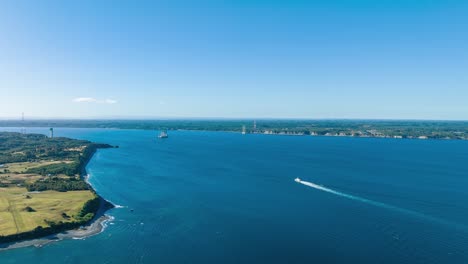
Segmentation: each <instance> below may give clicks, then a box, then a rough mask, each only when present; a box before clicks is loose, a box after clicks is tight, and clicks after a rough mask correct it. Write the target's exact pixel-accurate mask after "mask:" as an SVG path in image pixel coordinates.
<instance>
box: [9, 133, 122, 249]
mask: <svg viewBox="0 0 468 264" xmlns="http://www.w3.org/2000/svg"><path fill="white" fill-rule="evenodd" d="M99 148H111V146H110V145H107V144H96V143H93V142H90V141H86V140H76V139H69V138H62V137H59V138H49V137H46V136H45V135H40V134H21V133H10V132H0V243H10V242H17V241H21V240H29V239H36V238H40V237H44V236H48V235H52V234H57V233H60V232H64V231H67V230H72V229H76V228H79V227H80V226H84V225H87V224H90V223H91V222H92V221H93V220H94V219H95V218H96V216H97V215H98V214H99V213H102V212H103V211H105V210H107V209H109V208H112V207H113V205H112V204H110V203H109V202H107V201H105V200H104V199H102V198H101V197H100V196H99V195H98V194H97V193H96V192H95V191H94V190H93V189H92V187H91V186H90V185H89V184H88V183H87V182H86V181H85V179H84V178H83V177H82V175H84V173H85V166H86V164H87V162H88V161H89V160H90V159H91V157H92V156H93V154H94V153H95V151H96V150H97V149H99Z"/></svg>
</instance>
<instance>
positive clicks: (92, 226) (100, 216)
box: [0, 144, 115, 252]
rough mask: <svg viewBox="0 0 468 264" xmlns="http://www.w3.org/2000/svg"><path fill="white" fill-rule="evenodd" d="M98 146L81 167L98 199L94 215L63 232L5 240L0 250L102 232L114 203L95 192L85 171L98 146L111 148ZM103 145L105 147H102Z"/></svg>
mask: <svg viewBox="0 0 468 264" xmlns="http://www.w3.org/2000/svg"><path fill="white" fill-rule="evenodd" d="M95 146H100V147H93V149H92V151H91V152H90V153H89V155H87V157H85V160H84V162H83V164H82V167H81V171H82V173H81V177H82V178H83V180H84V181H85V182H86V183H87V184H88V185H89V187H90V190H91V191H92V192H93V193H95V194H96V195H97V197H98V199H99V208H98V210H97V211H96V213H95V216H94V217H93V219H92V220H91V221H89V222H88V223H87V224H86V225H84V226H81V227H79V228H74V229H69V230H66V231H63V232H59V233H55V234H50V235H47V236H43V237H38V238H33V239H25V240H18V241H13V242H6V243H0V252H1V251H6V250H11V249H17V248H24V247H31V246H35V247H38V248H40V247H43V246H45V245H47V244H50V243H52V242H57V241H61V240H66V239H85V238H88V237H91V236H94V235H97V234H100V233H101V232H103V231H104V230H105V228H106V226H107V223H108V222H110V221H112V220H114V217H112V216H109V215H106V214H105V213H106V212H107V211H108V210H110V209H113V208H115V205H114V204H112V203H111V202H109V201H107V200H105V199H104V198H102V197H101V196H100V195H99V194H97V193H96V190H94V188H93V186H92V185H91V184H90V183H89V181H88V177H89V175H88V174H87V172H86V166H87V165H88V163H89V161H90V160H91V159H92V157H93V156H94V154H95V153H96V151H97V149H98V148H111V146H109V145H98V144H97V145H95ZM102 146H105V147H102Z"/></svg>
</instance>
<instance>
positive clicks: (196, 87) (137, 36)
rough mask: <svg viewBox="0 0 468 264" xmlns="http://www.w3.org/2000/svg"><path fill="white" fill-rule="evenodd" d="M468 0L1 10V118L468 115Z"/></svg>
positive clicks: (27, 4) (99, 4)
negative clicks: (22, 115) (22, 114)
mask: <svg viewBox="0 0 468 264" xmlns="http://www.w3.org/2000/svg"><path fill="white" fill-rule="evenodd" d="M466 14H468V1H464V0H463V1H454V0H440V1H437V0H432V1H429V0H412V1H410V0H405V1H399V0H392V1H390V0H379V1H375V0H373V1H364V0H357V1H352V0H347V1H346V0H341V1H338V0H327V1H325V0H323V1H255V0H250V1H247V0H239V1H203V0H200V1H179V0H171V1H146V2H145V1H119V0H116V1H86V0H84V1H21V0H18V1H1V2H0V92H1V93H0V117H8V118H13V117H18V118H19V117H20V116H21V112H25V115H26V117H31V118H32V117H73V118H80V117H82V118H99V117H127V118H141V117H148V118H150V117H226V118H261V117H266V118H275V117H278V118H392V119H464V120H466V119H468V103H467V102H468V30H467V28H468V16H467V15H466Z"/></svg>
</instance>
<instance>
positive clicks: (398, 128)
mask: <svg viewBox="0 0 468 264" xmlns="http://www.w3.org/2000/svg"><path fill="white" fill-rule="evenodd" d="M0 127H18V128H28V127H47V128H49V127H50V128H51V127H55V128H58V127H74V128H116V129H145V130H206V131H230V132H240V133H243V134H267V135H296V136H331V137H374V138H396V139H404V138H407V139H451V140H453V139H455V140H467V139H468V121H425V120H421V121H419V120H286V119H256V120H253V119H245V120H242V119H219V120H216V119H212V120H208V119H180V120H176V119H170V120H104V119H102V120H97V119H96V120H65V119H63V120H42V119H41V120H39V119H37V120H21V119H19V120H3V121H2V120H0ZM52 132H53V130H51V133H52Z"/></svg>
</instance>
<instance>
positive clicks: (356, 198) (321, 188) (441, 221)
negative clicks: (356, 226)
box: [294, 178, 468, 230]
mask: <svg viewBox="0 0 468 264" xmlns="http://www.w3.org/2000/svg"><path fill="white" fill-rule="evenodd" d="M294 181H296V182H298V183H300V184H303V185H305V186H309V187H312V188H314V189H316V190H319V191H323V192H327V193H331V194H334V195H337V196H340V197H344V198H348V199H350V200H354V201H358V202H362V203H366V204H369V205H373V206H377V207H380V208H384V209H388V210H392V211H396V212H400V213H403V214H406V215H410V216H413V217H416V218H420V219H424V220H430V221H433V222H436V223H439V224H443V225H448V226H451V227H455V228H457V229H463V230H468V227H467V226H465V225H462V224H458V223H452V222H450V221H447V220H444V219H441V218H437V217H433V216H430V215H426V214H422V213H418V212H415V211H411V210H408V209H404V208H401V207H397V206H393V205H389V204H386V203H382V202H377V201H373V200H370V199H366V198H362V197H359V196H355V195H351V194H347V193H343V192H340V191H335V190H333V189H330V188H327V187H324V186H321V185H318V184H315V183H312V182H308V181H303V180H301V179H299V178H296V179H295V180H294Z"/></svg>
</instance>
